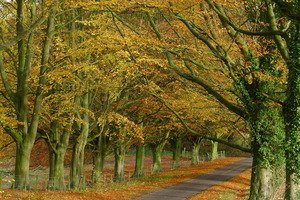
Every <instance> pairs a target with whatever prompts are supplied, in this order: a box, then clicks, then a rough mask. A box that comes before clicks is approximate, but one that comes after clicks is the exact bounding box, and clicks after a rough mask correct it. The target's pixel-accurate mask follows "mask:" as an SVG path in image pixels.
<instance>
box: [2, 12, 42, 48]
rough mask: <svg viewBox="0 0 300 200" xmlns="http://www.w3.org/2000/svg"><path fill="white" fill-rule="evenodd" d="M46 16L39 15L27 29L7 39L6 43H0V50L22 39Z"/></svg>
mask: <svg viewBox="0 0 300 200" xmlns="http://www.w3.org/2000/svg"><path fill="white" fill-rule="evenodd" d="M46 19H47V18H46V17H44V16H43V17H41V18H40V19H38V20H37V21H36V22H35V23H33V24H32V25H31V26H30V27H29V29H28V30H26V31H24V32H22V33H21V34H18V35H17V36H16V37H14V38H12V39H10V40H8V41H7V42H6V43H4V44H2V45H0V52H2V51H4V50H6V49H7V48H9V47H11V46H12V45H14V44H16V43H18V42H19V41H20V40H22V39H24V38H25V37H26V36H27V35H29V34H30V33H31V32H33V31H34V29H35V28H36V27H38V26H39V25H41V24H42V23H43V22H44V21H45V20H46Z"/></svg>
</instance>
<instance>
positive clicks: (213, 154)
mask: <svg viewBox="0 0 300 200" xmlns="http://www.w3.org/2000/svg"><path fill="white" fill-rule="evenodd" d="M211 145H212V147H211V160H216V159H218V158H219V156H218V142H213V141H211Z"/></svg>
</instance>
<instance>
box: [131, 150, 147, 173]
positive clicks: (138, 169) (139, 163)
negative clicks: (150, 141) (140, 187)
mask: <svg viewBox="0 0 300 200" xmlns="http://www.w3.org/2000/svg"><path fill="white" fill-rule="evenodd" d="M144 154H145V144H139V145H137V146H136V156H135V169H134V174H133V177H141V176H144Z"/></svg>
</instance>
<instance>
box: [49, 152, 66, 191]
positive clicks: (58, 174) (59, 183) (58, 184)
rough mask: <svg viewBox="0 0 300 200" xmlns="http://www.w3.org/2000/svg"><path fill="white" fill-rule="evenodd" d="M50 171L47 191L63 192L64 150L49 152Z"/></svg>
mask: <svg viewBox="0 0 300 200" xmlns="http://www.w3.org/2000/svg"><path fill="white" fill-rule="evenodd" d="M50 152H51V153H50V170H49V183H48V190H65V189H66V186H65V180H64V157H65V153H66V149H59V150H56V152H54V151H53V150H52V151H50Z"/></svg>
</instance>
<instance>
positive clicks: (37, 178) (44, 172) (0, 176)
mask: <svg viewBox="0 0 300 200" xmlns="http://www.w3.org/2000/svg"><path fill="white" fill-rule="evenodd" d="M218 157H219V158H225V151H219V152H218ZM199 158H200V159H199V160H200V163H203V162H207V161H210V160H211V156H210V154H203V155H201V156H200V157H199ZM191 162H192V159H191V152H189V151H185V152H182V155H181V158H180V164H179V167H180V168H183V167H189V166H191ZM110 165H112V164H110ZM133 165H134V163H132V162H128V163H126V162H125V168H124V179H123V181H130V180H132V179H133V174H134V167H133ZM85 167H86V168H88V169H84V170H83V171H85V172H86V173H85V174H87V173H89V174H92V166H88V165H85ZM106 167H107V168H110V169H108V170H106V173H104V174H103V176H102V181H101V183H102V184H111V183H113V182H114V174H113V167H112V166H106ZM8 169H9V170H8ZM11 169H12V166H10V167H6V168H1V167H0V189H9V188H12V189H13V188H14V183H15V181H14V178H15V177H14V173H13V172H12V170H11ZM171 170H174V169H173V160H171V159H170V158H168V159H166V158H164V156H163V157H162V169H161V171H171ZM65 174H66V175H65V177H64V178H65V184H66V187H67V188H68V189H70V184H69V183H70V180H69V176H68V174H69V168H68V167H66V168H65ZM143 174H144V176H150V175H152V174H153V173H152V162H151V161H150V162H146V163H145V165H144V173H143ZM49 180H50V179H49V168H48V167H43V166H37V167H35V168H34V169H31V170H30V174H29V187H30V188H28V189H30V190H47V187H48V181H49ZM52 180H54V178H52ZM81 182H82V184H80V185H81V188H80V189H85V188H86V187H88V186H89V185H90V183H91V176H82V178H81Z"/></svg>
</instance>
